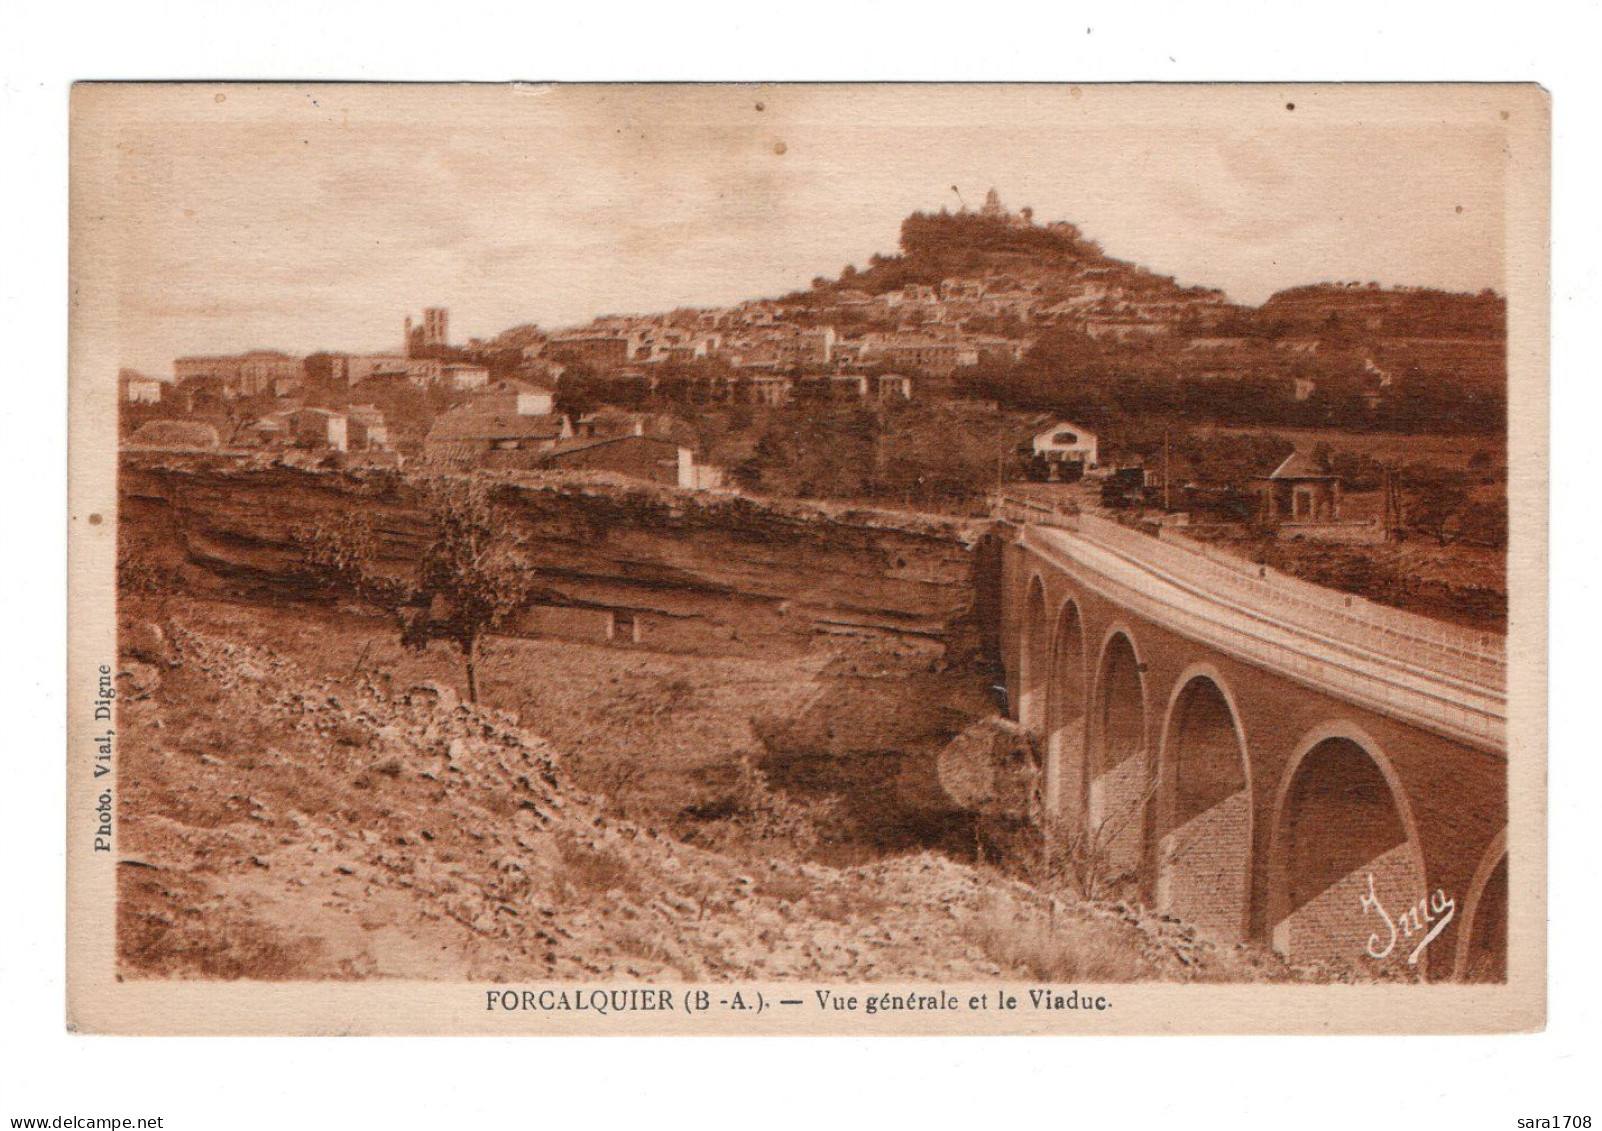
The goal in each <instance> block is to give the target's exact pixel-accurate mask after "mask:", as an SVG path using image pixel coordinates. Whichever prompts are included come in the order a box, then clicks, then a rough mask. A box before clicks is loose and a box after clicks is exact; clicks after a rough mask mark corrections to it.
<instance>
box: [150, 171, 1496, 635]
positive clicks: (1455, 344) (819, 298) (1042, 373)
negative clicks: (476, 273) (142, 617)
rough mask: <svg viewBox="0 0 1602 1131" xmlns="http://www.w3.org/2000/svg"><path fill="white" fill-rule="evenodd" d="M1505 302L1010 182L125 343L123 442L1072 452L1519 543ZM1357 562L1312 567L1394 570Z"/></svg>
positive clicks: (1174, 488) (1104, 469) (1216, 485)
mask: <svg viewBox="0 0 1602 1131" xmlns="http://www.w3.org/2000/svg"><path fill="white" fill-rule="evenodd" d="M1505 320H1506V309H1505V301H1504V300H1503V299H1502V298H1501V297H1500V296H1498V295H1496V294H1494V293H1491V292H1483V293H1481V294H1477V295H1468V294H1451V293H1445V292H1440V291H1435V290H1430V289H1425V288H1405V287H1400V288H1399V287H1390V288H1382V287H1379V286H1377V285H1375V284H1372V283H1369V284H1320V285H1313V286H1304V287H1298V288H1294V289H1291V290H1287V291H1282V292H1280V293H1277V294H1275V295H1273V296H1272V297H1271V298H1270V299H1269V300H1268V301H1266V302H1265V303H1263V304H1262V305H1261V306H1258V307H1250V306H1243V305H1240V304H1237V303H1233V302H1230V301H1229V300H1228V299H1227V297H1226V296H1225V295H1224V294H1223V293H1222V292H1221V291H1218V290H1213V289H1208V288H1205V287H1196V286H1183V285H1180V284H1179V283H1177V282H1176V281H1175V280H1174V279H1172V278H1170V277H1167V276H1163V275H1159V274H1156V273H1154V272H1152V271H1150V270H1148V269H1146V268H1143V267H1140V266H1137V265H1135V264H1132V263H1128V262H1125V261H1122V260H1119V259H1115V258H1112V257H1111V256H1109V255H1108V254H1107V253H1106V252H1104V251H1103V249H1102V248H1101V247H1099V246H1098V245H1097V244H1096V243H1095V242H1094V241H1092V240H1090V239H1088V238H1087V237H1085V236H1084V234H1083V233H1082V232H1081V231H1080V230H1079V229H1078V228H1077V227H1076V226H1075V225H1074V224H1072V223H1069V222H1067V221H1052V222H1048V223H1041V222H1039V221H1037V219H1036V218H1035V216H1034V215H1033V213H1032V211H1031V210H1030V209H1028V208H1023V209H1020V210H1018V211H1012V210H1010V209H1008V208H1007V207H1006V206H1005V205H1004V204H1003V203H1002V202H1001V200H1000V199H999V197H998V195H997V194H996V192H995V191H994V190H992V191H991V192H990V194H989V196H988V197H987V199H986V201H985V203H984V205H983V207H982V208H980V209H977V210H971V211H970V210H967V209H963V210H961V211H958V212H948V211H941V212H940V213H933V214H925V213H915V214H914V215H912V216H910V217H908V218H907V219H906V220H905V221H904V222H903V224H902V229H901V234H900V249H899V253H898V254H895V255H881V254H875V255H873V256H871V257H870V258H869V260H868V263H867V264H866V266H863V267H861V268H858V267H856V266H847V267H846V268H844V269H843V270H842V271H841V272H840V274H839V275H838V276H837V277H835V278H823V277H820V278H817V279H814V280H813V282H812V286H811V287H810V288H809V289H807V290H805V291H800V292H795V293H791V294H786V295H782V296H779V297H775V298H762V299H751V300H748V301H744V302H740V303H737V304H735V305H733V306H729V307H718V308H698V309H690V308H686V309H678V310H672V311H666V312H661V313H647V314H610V315H603V316H599V317H596V318H594V319H592V320H591V321H590V322H588V323H586V324H584V325H581V326H573V327H565V328H553V329H549V330H547V329H543V328H541V327H538V326H535V325H522V326H518V327H514V328H512V329H509V330H506V331H504V332H502V333H500V334H497V335H495V336H494V337H491V338H474V339H471V340H468V341H467V342H465V343H461V344H457V343H453V342H452V341H451V334H450V321H449V312H448V311H447V310H445V309H442V308H430V309H427V310H425V311H424V312H423V314H422V316H421V318H419V319H416V320H415V321H414V319H413V318H411V317H406V318H405V319H404V321H403V322H402V324H401V326H400V327H399V329H400V334H399V336H398V348H397V349H395V350H394V351H393V352H386V353H381V354H349V353H337V352H316V353H312V354H310V355H307V356H294V355H291V354H288V353H284V352H280V351H277V350H272V349H265V348H264V349H258V350H253V351H250V352H246V353H242V354H236V355H228V356H205V357H181V358H178V359H177V360H176V361H175V362H174V367H173V375H172V378H173V379H172V380H171V381H167V380H158V379H154V378H151V377H148V376H144V375H141V374H137V373H134V372H131V371H124V373H123V375H122V380H121V385H120V388H121V400H122V402H123V444H124V447H125V449H128V450H146V451H149V450H158V451H172V450H189V451H197V450H198V451H228V452H246V453H256V454H258V455H265V456H267V457H270V458H273V459H278V460H283V461H287V462H291V463H302V464H312V463H323V464H326V465H330V466H333V465H338V466H388V467H402V466H409V467H412V468H414V469H417V468H434V469H456V470H464V469H488V470H495V471H513V472H518V471H522V472H529V471H542V472H570V473H584V474H591V475H603V476H621V477H624V478H626V479H631V480H644V481H647V482H652V483H657V484H663V485H667V486H671V487H676V488H685V489H696V490H707V489H712V490H717V489H739V490H744V491H747V492H754V493H758V494H762V495H766V496H771V497H784V496H799V497H817V498H835V499H849V500H858V501H862V500H872V501H875V502H878V503H880V504H886V505H898V506H901V507H909V508H913V509H920V510H934V511H945V512H952V511H956V512H958V513H974V512H975V511H976V510H979V509H982V508H983V507H984V506H985V505H986V504H985V500H986V499H987V498H988V496H989V495H990V493H992V492H993V491H994V490H995V488H997V487H998V486H1002V485H1005V484H1007V483H1029V482H1031V481H1033V482H1050V483H1059V482H1066V483H1074V484H1076V486H1077V493H1075V494H1074V495H1073V499H1074V501H1075V502H1078V503H1084V502H1088V503H1091V504H1094V505H1107V506H1111V507H1116V508H1121V509H1125V510H1128V509H1131V508H1134V509H1136V510H1152V511H1155V512H1159V513H1160V515H1161V516H1163V517H1162V520H1163V521H1172V520H1173V516H1175V515H1179V516H1183V517H1184V518H1185V519H1187V520H1190V521H1194V522H1195V523H1197V524H1198V528H1199V529H1201V530H1205V529H1206V528H1220V532H1221V533H1222V534H1223V535H1225V536H1229V535H1231V534H1234V535H1241V534H1243V533H1247V532H1245V531H1244V526H1246V525H1251V524H1254V523H1255V524H1256V526H1257V527H1258V528H1259V529H1258V530H1256V531H1255V532H1252V533H1255V534H1261V533H1262V530H1261V529H1260V528H1261V527H1262V526H1263V525H1264V524H1265V523H1271V524H1273V525H1275V526H1276V527H1277V526H1279V525H1281V524H1287V523H1288V524H1291V525H1294V526H1295V527H1296V528H1297V531H1298V533H1299V534H1301V535H1307V536H1309V537H1314V538H1317V539H1320V540H1322V541H1325V542H1330V541H1334V542H1339V543H1364V542H1372V541H1386V540H1391V539H1392V538H1393V537H1395V536H1398V535H1402V534H1405V532H1406V531H1407V530H1408V529H1409V528H1411V529H1413V530H1414V531H1415V532H1419V533H1423V534H1429V535H1434V536H1435V537H1436V540H1437V541H1438V542H1439V543H1440V544H1441V546H1442V547H1445V546H1447V545H1448V543H1453V542H1456V543H1461V544H1464V545H1467V544H1471V543H1472V544H1478V545H1480V546H1482V547H1484V548H1485V549H1487V550H1488V551H1499V549H1500V543H1501V541H1503V540H1505V525H1506V509H1505V501H1502V502H1500V503H1499V502H1498V500H1499V499H1500V498H1501V494H1502V488H1501V474H1500V466H1501V463H1502V461H1503V458H1504V457H1503V455H1502V451H1503V448H1504V445H1505V436H1504V432H1505V428H1504V423H1503V421H1504V414H1505V385H1506V356H1505V355H1506V332H1505ZM1403 438H1407V441H1406V442H1405V443H1404V442H1401V441H1402V440H1403ZM1425 438H1427V439H1425ZM1292 472H1296V474H1294V475H1293V474H1291V473H1292ZM1276 476H1278V481H1277V483H1276V481H1275V477H1276ZM1291 479H1294V480H1295V482H1294V483H1291V482H1290V480H1291ZM1342 487H1344V488H1345V506H1346V510H1345V512H1344V514H1343V512H1342V509H1341V508H1342V497H1341V493H1340V492H1341V488H1342ZM1087 491H1088V494H1087ZM1499 507H1500V509H1498V508H1499ZM1230 527H1233V528H1234V529H1233V530H1231V529H1226V528H1230ZM1360 528H1361V529H1360ZM1259 552H1261V547H1259ZM1337 553H1340V551H1337ZM1295 556H1296V555H1295V554H1291V555H1289V556H1287V554H1286V553H1284V552H1280V553H1279V554H1278V558H1277V559H1276V564H1280V565H1284V566H1286V567H1287V568H1297V566H1298V563H1297V562H1296V561H1294V560H1290V559H1291V558H1294V557H1295ZM1365 557H1366V558H1372V557H1373V555H1372V554H1367V555H1365ZM1347 558H1348V559H1350V554H1348V555H1347ZM1280 559H1283V560H1280ZM1301 564H1303V565H1305V563H1301ZM1350 567H1351V561H1350V560H1346V561H1343V562H1341V563H1337V565H1336V566H1335V567H1329V563H1327V562H1324V563H1321V564H1318V563H1315V568H1313V569H1312V573H1313V575H1314V579H1315V580H1320V581H1323V582H1325V583H1328V584H1336V585H1337V586H1340V587H1345V588H1352V587H1353V586H1356V587H1357V589H1358V590H1359V591H1363V590H1364V588H1365V586H1366V589H1367V591H1368V592H1367V595H1371V596H1380V597H1381V598H1382V599H1383V598H1385V593H1383V592H1379V593H1376V592H1373V590H1374V589H1375V588H1376V585H1374V584H1371V583H1370V581H1369V580H1365V579H1363V578H1356V580H1354V579H1353V576H1352V575H1353V569H1352V568H1350ZM1357 572H1358V573H1361V572H1362V571H1361V570H1358V571H1357ZM1404 572H1405V571H1404ZM1480 580H1483V579H1480ZM1475 583H1476V584H1478V581H1476V582H1475ZM1387 587H1389V588H1391V589H1395V588H1396V587H1395V586H1390V585H1389V583H1388V582H1386V583H1382V584H1379V585H1378V586H1377V588H1378V589H1380V590H1384V589H1386V588H1387ZM1489 587H1490V588H1491V589H1494V588H1495V587H1496V584H1495V581H1494V579H1493V580H1492V581H1491V582H1490V584H1489ZM1390 599H1398V600H1400V601H1401V603H1406V602H1407V598H1406V597H1405V596H1402V597H1398V596H1397V594H1395V593H1392V594H1391V598H1390ZM1455 603H1456V602H1453V601H1447V602H1446V604H1447V605H1448V606H1450V605H1453V604H1455ZM1493 604H1494V601H1493ZM1490 615H1491V616H1492V619H1493V620H1494V618H1495V615H1496V614H1495V613H1494V612H1493V613H1491V614H1490Z"/></svg>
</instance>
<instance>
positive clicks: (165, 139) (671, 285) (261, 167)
mask: <svg viewBox="0 0 1602 1131" xmlns="http://www.w3.org/2000/svg"><path fill="white" fill-rule="evenodd" d="M1381 89H1382V90H1383V89H1384V88H1381ZM1391 89H1392V90H1393V91H1394V90H1395V88H1391ZM1414 91H1415V93H1407V94H1396V93H1392V94H1389V95H1382V94H1376V93H1375V91H1374V90H1373V89H1372V88H1371V89H1370V90H1369V91H1367V92H1365V93H1362V94H1357V95H1353V94H1350V93H1348V92H1346V91H1343V90H1341V89H1340V88H1329V87H1320V88H1305V87H1304V88H1274V87H1269V86H1262V87H1248V88H1196V87H1189V88H1186V87H1169V88H1153V87H1144V88H1142V87H1111V88H1109V87H1086V88H1083V89H1081V88H1078V87H1062V86H1051V87H1039V86H1036V87H1027V86H1026V87H1004V88H996V87H905V86H903V87H879V88H862V87H849V86H836V87H774V86H755V85H747V86H732V85H731V86H712V87H695V88H683V87H668V88H661V87H648V86H633V87H565V88H557V89H553V88H549V87H528V86H522V87H509V86H465V87H452V86H435V87H406V88H396V87H387V88H386V87H375V86H323V87H296V86H214V85H202V84H196V85H193V86H176V87H173V86H169V87H136V88H128V89H127V91H126V93H125V95H123V96H120V97H119V99H118V100H117V101H115V102H114V103H110V104H107V105H108V106H109V108H108V109H105V110H104V111H103V112H107V113H111V114H112V115H113V117H114V118H115V122H114V129H113V130H112V131H111V132H110V136H112V137H114V138H115V139H116V141H115V145H116V154H115V160H114V161H113V162H110V163H109V167H110V168H114V169H115V176H116V184H115V186H113V187H112V189H111V191H110V192H109V194H108V196H109V199H110V200H111V205H110V212H109V215H108V216H107V217H106V219H105V222H106V223H107V224H108V226H109V229H110V231H111V232H112V233H113V243H114V245H115V246H116V248H117V249H118V256H117V270H118V275H117V285H116V292H117V296H118V309H119V332H118V338H119V347H120V357H121V360H122V363H123V364H124V365H127V366H130V367H133V368H137V369H139V370H141V371H143V372H146V373H150V374H152V375H155V376H170V375H171V372H172V359H173V358H174V357H177V356H181V355H184V354H191V353H217V352H232V351H237V350H244V349H251V348H277V349H282V350H285V351H287V352H290V353H300V354H303V353H310V352H312V351H315V350H319V349H329V350H345V351H353V352H354V351H376V350H389V351H395V350H398V349H399V348H400V341H401V324H402V319H403V317H404V316H405V315H406V314H408V313H410V314H413V315H417V314H420V313H421V310H422V308H423V307H425V306H445V307H448V308H449V309H450V312H451V336H452V339H453V340H454V341H456V342H463V341H465V340H466V339H467V338H468V337H477V336H490V335H493V334H495V333H497V332H499V331H501V330H503V329H506V328H509V327H511V326H514V325H518V324H522V323H527V322H534V323H538V324H539V325H541V326H543V327H546V328H552V327H559V326H563V325H571V324H575V323H579V322H583V321H586V320H588V319H589V318H591V317H593V316H595V315H598V314H604V313H622V312H649V311H656V310H666V309H671V308H673V307H676V306H707V305H723V304H728V303H732V302H736V301H739V300H741V299H746V298H754V297H761V296H773V295H779V294H782V293H784V292H786V291H790V290H794V289H796V288H800V287H805V286H807V285H808V283H809V282H810V281H811V279H812V278H813V277H814V276H817V275H829V276H833V275H835V274H837V273H838V272H839V271H840V270H841V268H842V267H844V266H845V265H846V264H856V265H858V266H865V265H866V263H867V259H868V256H869V255H870V254H872V253H874V252H880V253H892V252H894V251H895V250H896V242H897V235H898V230H899V225H900V222H901V219H902V218H903V217H904V216H906V215H907V214H908V213H910V212H912V211H914V210H918V209H923V210H932V209H938V208H940V207H942V206H949V207H952V208H955V207H958V206H960V204H961V203H963V202H966V203H967V204H968V205H969V206H970V207H977V206H978V205H979V204H980V203H981V201H982V200H983V198H984V195H985V192H986V190H987V189H989V188H991V187H995V188H996V189H997V190H998V192H999V193H1000V195H1001V197H1002V199H1003V201H1004V202H1005V203H1006V204H1007V205H1008V206H1009V207H1013V208H1017V207H1020V206H1023V205H1029V206H1031V207H1033V209H1034V210H1035V218H1036V220H1037V222H1045V221H1048V220H1057V219H1067V220H1071V221H1073V222H1074V223H1076V224H1078V225H1079V226H1080V227H1081V228H1082V229H1083V230H1084V232H1085V234H1087V235H1088V236H1090V237H1091V238H1093V239H1095V240H1097V241H1099V242H1100V243H1101V244H1102V246H1103V247H1104V248H1105V250H1106V251H1107V252H1108V253H1109V254H1111V255H1114V256H1117V257H1119V258H1122V259H1127V260H1130V261H1133V262H1135V263H1138V264H1141V265H1143V266H1146V267H1149V268H1151V269H1153V270H1156V271H1158V272H1161V273H1163V274H1170V275H1174V276H1176V277H1177V278H1178V280H1179V281H1180V282H1181V283H1183V284H1201V285H1206V286H1214V287H1219V288H1222V289H1223V290H1224V291H1225V292H1226V293H1227V294H1228V295H1229V297H1230V298H1231V299H1233V300H1235V301H1238V302H1245V303H1252V304H1256V303H1260V302H1262V301H1263V300H1264V299H1266V298H1267V297H1268V296H1269V295H1270V294H1272V293H1273V292H1274V291H1276V290H1279V289H1281V288H1284V287H1288V286H1294V285H1298V284H1304V283H1314V282H1320V281H1347V280H1355V281H1365V282H1366V281H1369V280H1373V281H1377V282H1380V283H1383V284H1387V285H1394V284H1412V285H1428V286H1437V287H1443V288H1446V289H1451V290H1480V289H1482V288H1484V287H1494V288H1497V289H1501V288H1502V275H1503V266H1504V264H1503V243H1504V233H1503V226H1504V214H1503V213H1504V203H1505V202H1504V196H1505V185H1504V179H1505V178H1504V171H1503V165H1502V161H1503V153H1504V126H1503V123H1504V122H1505V120H1506V119H1505V117H1502V115H1503V114H1505V113H1506V111H1501V112H1498V111H1497V110H1496V108H1495V101H1494V98H1489V97H1487V96H1485V95H1484V94H1481V95H1477V96H1474V97H1463V98H1458V99H1445V100H1443V98H1442V97H1440V96H1439V94H1438V93H1437V94H1436V95H1427V94H1424V93H1418V88H1414Z"/></svg>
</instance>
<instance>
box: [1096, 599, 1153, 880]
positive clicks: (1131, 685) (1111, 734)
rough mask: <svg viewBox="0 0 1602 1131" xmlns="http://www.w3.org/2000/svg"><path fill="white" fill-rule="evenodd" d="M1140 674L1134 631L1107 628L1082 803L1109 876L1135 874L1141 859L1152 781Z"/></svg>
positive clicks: (1142, 670) (1099, 658)
mask: <svg viewBox="0 0 1602 1131" xmlns="http://www.w3.org/2000/svg"><path fill="white" fill-rule="evenodd" d="M1145 671H1146V664H1145V661H1143V660H1142V659H1141V655H1140V648H1139V646H1138V645H1137V644H1136V642H1135V634H1134V631H1133V630H1132V629H1131V628H1130V626H1129V625H1127V624H1125V623H1123V622H1118V623H1115V624H1113V625H1112V626H1111V627H1110V628H1108V629H1107V631H1106V633H1104V634H1103V636H1102V641H1101V648H1100V650H1099V651H1098V653H1097V658H1096V675H1095V682H1094V697H1093V699H1092V701H1091V702H1092V706H1091V711H1090V725H1089V735H1088V737H1089V741H1088V743H1087V750H1086V755H1087V757H1086V774H1085V784H1084V799H1083V802H1082V803H1083V806H1084V811H1085V820H1086V822H1087V823H1088V825H1089V827H1090V828H1091V829H1092V830H1095V832H1096V836H1097V839H1098V845H1099V847H1101V848H1102V849H1104V850H1105V852H1106V854H1107V862H1108V865H1109V866H1110V868H1111V869H1112V871H1114V872H1137V871H1139V869H1140V866H1141V864H1142V862H1143V858H1144V856H1145V837H1146V825H1147V822H1146V809H1147V804H1146V803H1147V800H1148V799H1149V795H1150V792H1151V789H1150V783H1151V777H1152V775H1151V766H1150V758H1149V757H1148V756H1147V736H1146V717H1147V710H1146V676H1145Z"/></svg>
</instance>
